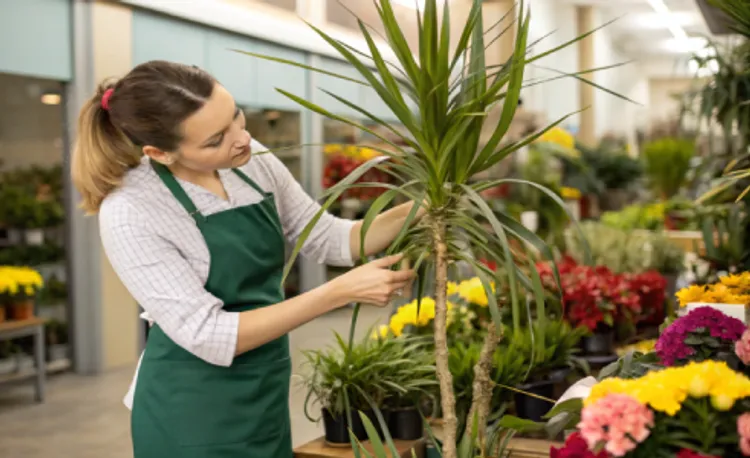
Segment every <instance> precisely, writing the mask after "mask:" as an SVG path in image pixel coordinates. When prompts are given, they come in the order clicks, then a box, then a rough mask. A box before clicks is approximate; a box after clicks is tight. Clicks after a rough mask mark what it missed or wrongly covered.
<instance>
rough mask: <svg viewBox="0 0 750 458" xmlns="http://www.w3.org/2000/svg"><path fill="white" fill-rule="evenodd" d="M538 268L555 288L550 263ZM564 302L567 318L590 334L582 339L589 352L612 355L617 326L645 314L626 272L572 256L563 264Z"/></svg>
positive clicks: (630, 323)
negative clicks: (579, 261)
mask: <svg viewBox="0 0 750 458" xmlns="http://www.w3.org/2000/svg"><path fill="white" fill-rule="evenodd" d="M538 270H539V272H540V275H541V277H542V280H543V281H544V283H545V285H546V286H547V287H548V288H551V289H554V288H556V287H557V286H556V285H555V283H554V281H553V277H552V270H551V267H550V266H549V264H547V263H540V264H539V265H538ZM559 270H560V276H561V282H560V285H561V288H562V291H561V293H562V302H563V306H564V307H563V309H564V310H565V319H566V320H567V321H568V322H569V323H570V324H571V325H572V326H575V327H581V326H582V327H584V328H586V329H588V331H589V332H590V334H589V335H588V336H586V337H584V338H583V339H582V346H583V350H584V352H585V353H586V354H588V355H602V356H604V355H612V354H613V350H614V340H615V325H616V324H620V325H623V326H632V325H634V324H635V322H636V318H637V317H638V316H639V315H640V313H641V307H640V297H639V296H638V294H636V293H635V292H634V291H632V289H631V285H630V283H629V281H628V279H627V277H626V276H625V275H617V274H614V273H612V271H610V270H609V269H608V268H607V267H604V266H596V267H590V266H585V265H579V264H577V263H576V262H575V261H574V260H573V259H571V258H565V259H563V261H562V262H560V263H559Z"/></svg>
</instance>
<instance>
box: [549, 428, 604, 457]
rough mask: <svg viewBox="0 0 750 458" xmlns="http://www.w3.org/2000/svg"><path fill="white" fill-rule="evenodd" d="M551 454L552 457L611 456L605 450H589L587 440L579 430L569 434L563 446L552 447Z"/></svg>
mask: <svg viewBox="0 0 750 458" xmlns="http://www.w3.org/2000/svg"><path fill="white" fill-rule="evenodd" d="M549 456H550V458H609V455H607V453H606V452H604V451H601V452H599V453H594V452H592V451H591V450H589V447H588V445H587V444H586V441H585V440H584V439H583V437H581V433H579V432H578V431H576V432H574V433H573V434H571V435H570V436H568V439H567V440H566V441H565V445H564V446H563V447H562V448H559V449H558V448H555V447H550V451H549Z"/></svg>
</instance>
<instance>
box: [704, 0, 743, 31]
mask: <svg viewBox="0 0 750 458" xmlns="http://www.w3.org/2000/svg"><path fill="white" fill-rule="evenodd" d="M708 2H709V3H710V4H711V5H713V6H715V7H717V8H719V9H721V10H722V11H724V12H725V13H726V14H727V15H728V16H729V17H730V18H732V19H733V20H734V21H735V24H734V30H736V31H737V33H739V34H742V35H744V36H745V37H747V38H750V3H748V2H747V1H745V0H708Z"/></svg>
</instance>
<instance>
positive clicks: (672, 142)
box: [643, 138, 695, 200]
mask: <svg viewBox="0 0 750 458" xmlns="http://www.w3.org/2000/svg"><path fill="white" fill-rule="evenodd" d="M694 156H695V142H694V141H693V140H688V139H681V138H663V139H660V140H656V141H653V142H650V143H647V144H646V145H645V146H644V148H643V159H644V163H645V170H646V175H647V176H648V178H649V181H650V183H651V188H652V189H653V191H654V193H656V195H657V196H658V197H659V198H661V199H663V200H667V199H670V198H672V197H673V196H675V195H676V194H677V193H678V192H679V191H680V189H681V188H682V186H683V185H684V184H685V181H686V179H687V174H688V172H689V171H690V162H691V160H692V159H693V157H694Z"/></svg>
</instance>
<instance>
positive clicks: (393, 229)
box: [349, 202, 425, 258]
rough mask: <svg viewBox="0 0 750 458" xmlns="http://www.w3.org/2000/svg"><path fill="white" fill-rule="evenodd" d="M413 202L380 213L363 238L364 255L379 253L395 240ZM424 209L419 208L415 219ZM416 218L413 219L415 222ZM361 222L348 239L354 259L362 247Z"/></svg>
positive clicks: (356, 225) (355, 226)
mask: <svg viewBox="0 0 750 458" xmlns="http://www.w3.org/2000/svg"><path fill="white" fill-rule="evenodd" d="M413 205H415V204H414V203H413V202H407V203H405V204H401V205H398V206H396V207H393V208H392V209H390V210H388V211H386V212H383V213H381V214H380V215H378V216H377V217H376V218H375V220H374V221H373V222H372V225H370V228H369V229H368V230H367V235H366V236H365V240H364V246H365V254H366V255H367V256H371V255H373V254H376V253H380V252H381V251H383V250H385V249H386V248H388V246H390V244H391V242H393V239H395V238H396V236H397V235H398V233H399V232H400V231H401V228H402V227H403V226H404V223H405V222H406V217H407V216H408V215H409V212H410V211H411V209H412V207H413ZM424 212H425V211H424V208H420V209H419V211H418V212H417V217H421V216H422V215H423V214H424ZM417 219H418V218H415V221H416V220H417ZM362 224H363V222H362V221H358V222H357V223H356V224H355V225H354V226H353V227H352V231H351V234H350V237H349V242H350V245H351V250H352V255H353V256H354V257H355V258H356V257H357V256H359V252H360V247H361V246H362V243H363V241H362V234H361V231H362Z"/></svg>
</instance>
